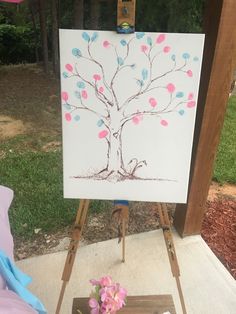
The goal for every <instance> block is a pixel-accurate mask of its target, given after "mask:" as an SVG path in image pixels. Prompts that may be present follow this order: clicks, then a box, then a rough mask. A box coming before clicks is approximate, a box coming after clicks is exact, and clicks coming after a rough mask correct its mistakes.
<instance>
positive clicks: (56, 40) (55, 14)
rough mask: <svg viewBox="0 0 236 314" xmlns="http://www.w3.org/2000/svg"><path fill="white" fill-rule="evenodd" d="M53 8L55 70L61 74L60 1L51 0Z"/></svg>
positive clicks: (53, 58) (53, 57)
mask: <svg viewBox="0 0 236 314" xmlns="http://www.w3.org/2000/svg"><path fill="white" fill-rule="evenodd" d="M51 10H52V60H53V72H54V73H55V74H57V75H58V74H59V34H58V24H59V23H58V1H57V0H51Z"/></svg>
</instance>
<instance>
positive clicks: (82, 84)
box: [76, 82, 85, 89]
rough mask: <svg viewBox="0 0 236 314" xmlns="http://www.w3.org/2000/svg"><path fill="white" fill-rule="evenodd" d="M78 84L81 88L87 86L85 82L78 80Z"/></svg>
mask: <svg viewBox="0 0 236 314" xmlns="http://www.w3.org/2000/svg"><path fill="white" fill-rule="evenodd" d="M76 85H77V86H78V87H79V88H81V89H84V88H85V84H84V82H78V83H77V84H76Z"/></svg>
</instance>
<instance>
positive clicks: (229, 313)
mask: <svg viewBox="0 0 236 314" xmlns="http://www.w3.org/2000/svg"><path fill="white" fill-rule="evenodd" d="M174 241H175V247H176V252H177V256H178V261H179V266H180V270H181V283H182V289H183V293H184V296H185V302H186V307H187V312H188V314H236V281H235V280H234V279H233V277H232V276H231V275H230V274H229V273H228V271H227V270H226V269H225V268H224V266H223V265H222V264H221V262H220V261H219V260H218V259H217V258H216V256H215V255H214V254H213V253H212V251H211V250H210V249H209V248H208V246H207V245H206V243H205V242H204V241H203V239H202V238H201V237H200V236H192V237H187V238H185V239H181V238H180V237H179V236H178V235H177V234H176V233H175V234H174ZM66 255H67V252H66V251H65V252H58V253H54V254H48V255H44V256H39V257H33V258H29V259H27V260H22V261H19V262H18V263H17V264H18V266H19V267H20V268H21V269H22V270H23V271H25V272H26V273H27V274H29V275H31V276H32V278H33V283H32V284H31V286H30V290H31V291H32V292H33V293H35V294H36V295H37V296H38V297H39V298H40V299H41V300H42V301H43V303H44V305H45V306H46V308H47V309H48V313H49V314H53V313H55V308H56V304H57V300H58V296H59V292H60V288H61V275H62V271H63V267H64V263H65V259H66ZM120 261H121V247H120V245H117V240H116V239H115V240H109V241H105V242H99V243H95V244H92V245H88V246H84V247H82V248H80V249H79V251H78V253H77V257H76V260H75V265H74V269H73V273H72V278H71V280H70V283H69V284H68V286H67V289H66V293H65V297H64V302H63V305H62V310H61V313H62V314H70V313H71V309H72V301H73V298H74V297H78V296H81V297H82V296H88V295H89V293H90V291H91V285H90V284H89V279H91V278H99V277H101V276H103V275H108V274H109V275H111V276H112V278H113V279H114V280H115V281H118V282H120V283H121V284H122V285H123V286H124V287H125V288H126V289H127V290H128V294H129V295H149V294H172V296H173V298H174V303H175V307H176V310H177V313H182V311H181V307H180V302H179V298H178V292H177V288H176V284H175V280H174V278H173V277H172V274H171V271H170V266H169V261H168V256H167V252H166V247H165V243H164V238H163V235H162V231H161V230H157V231H151V232H147V233H142V234H137V235H132V236H128V237H127V240H126V263H125V264H122V263H121V262H120ZM134 314H135V313H134Z"/></svg>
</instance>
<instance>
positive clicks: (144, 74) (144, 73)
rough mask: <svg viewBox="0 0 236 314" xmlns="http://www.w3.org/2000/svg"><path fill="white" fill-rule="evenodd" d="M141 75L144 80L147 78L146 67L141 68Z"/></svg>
mask: <svg viewBox="0 0 236 314" xmlns="http://www.w3.org/2000/svg"><path fill="white" fill-rule="evenodd" d="M142 77H143V80H144V81H145V80H146V79H147V78H148V70H147V69H143V70H142Z"/></svg>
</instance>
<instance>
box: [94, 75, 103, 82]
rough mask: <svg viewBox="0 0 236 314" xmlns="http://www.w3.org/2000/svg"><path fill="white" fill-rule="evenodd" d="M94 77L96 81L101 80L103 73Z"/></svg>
mask: <svg viewBox="0 0 236 314" xmlns="http://www.w3.org/2000/svg"><path fill="white" fill-rule="evenodd" d="M93 78H94V79H95V81H96V82H97V81H100V80H101V75H99V74H94V76H93Z"/></svg>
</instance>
